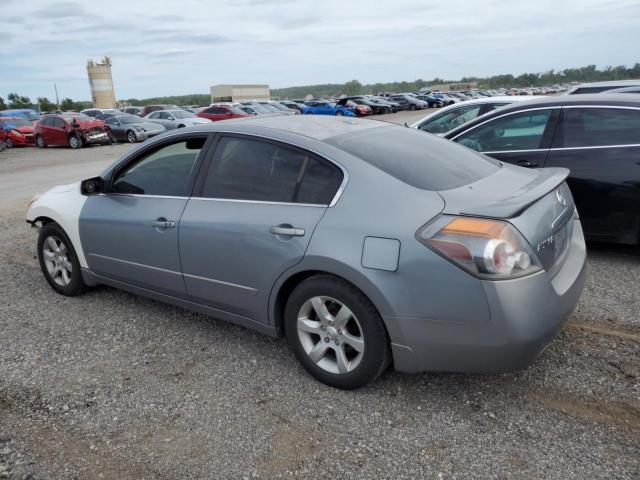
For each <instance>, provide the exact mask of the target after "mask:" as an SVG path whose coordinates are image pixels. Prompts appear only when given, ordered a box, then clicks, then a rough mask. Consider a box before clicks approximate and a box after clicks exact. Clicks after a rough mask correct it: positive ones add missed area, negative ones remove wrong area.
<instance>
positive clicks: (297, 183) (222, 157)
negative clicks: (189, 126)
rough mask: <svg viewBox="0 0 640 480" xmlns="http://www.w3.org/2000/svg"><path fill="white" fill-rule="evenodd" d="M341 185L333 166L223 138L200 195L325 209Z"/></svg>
mask: <svg viewBox="0 0 640 480" xmlns="http://www.w3.org/2000/svg"><path fill="white" fill-rule="evenodd" d="M341 183H342V171H341V170H340V169H339V168H338V167H337V166H335V165H333V164H331V163H330V162H328V161H326V160H322V159H318V158H316V157H314V156H312V155H310V154H308V153H306V152H303V151H299V150H294V149H289V148H287V147H284V146H280V145H277V144H274V143H268V142H264V141H260V140H250V139H246V138H237V137H224V138H223V139H222V140H221V141H220V143H219V144H218V147H217V148H216V154H215V157H214V161H213V163H212V164H211V166H210V168H209V171H208V172H207V174H206V178H205V180H204V184H203V188H202V196H203V197H207V198H224V199H233V200H253V201H267V202H286V203H293V202H297V203H312V204H320V205H328V204H329V203H331V200H332V199H333V197H334V196H335V193H336V192H337V190H338V188H339V187H340V184H341Z"/></svg>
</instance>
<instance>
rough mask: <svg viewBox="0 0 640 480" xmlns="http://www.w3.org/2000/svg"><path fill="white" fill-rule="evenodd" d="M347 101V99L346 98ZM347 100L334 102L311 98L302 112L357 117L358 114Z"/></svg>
mask: <svg viewBox="0 0 640 480" xmlns="http://www.w3.org/2000/svg"><path fill="white" fill-rule="evenodd" d="M344 100H345V102H346V99H344ZM345 102H342V103H334V102H329V101H326V100H310V101H308V102H305V104H304V106H303V107H302V113H303V114H305V115H336V116H338V117H342V116H344V117H355V116H356V114H355V112H353V111H352V110H350V109H349V108H347V106H346V105H344V103H345Z"/></svg>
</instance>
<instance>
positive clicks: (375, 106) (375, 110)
mask: <svg viewBox="0 0 640 480" xmlns="http://www.w3.org/2000/svg"><path fill="white" fill-rule="evenodd" d="M348 98H349V101H351V102H353V103H355V104H357V105H364V106H366V107H369V108H370V109H371V113H372V114H373V115H382V114H385V113H393V108H392V107H391V105H388V104H387V105H384V104H382V103H377V102H374V101H373V100H370V99H369V98H367V97H362V96H357V97H348Z"/></svg>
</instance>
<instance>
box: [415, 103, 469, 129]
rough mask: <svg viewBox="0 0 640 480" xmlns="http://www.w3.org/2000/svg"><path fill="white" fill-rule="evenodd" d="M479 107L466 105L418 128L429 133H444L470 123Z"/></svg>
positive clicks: (438, 116) (444, 113)
mask: <svg viewBox="0 0 640 480" xmlns="http://www.w3.org/2000/svg"><path fill="white" fill-rule="evenodd" d="M479 112H480V105H467V106H464V107H459V108H454V109H452V110H449V111H448V112H443V113H442V114H440V115H437V116H436V117H435V118H433V119H431V120H427V121H426V122H424V123H423V124H422V125H420V126H419V127H418V128H419V129H420V130H422V131H425V132H429V133H446V132H448V131H450V130H453V129H454V128H456V127H459V126H460V125H464V124H465V123H467V122H470V121H471V120H473V119H474V118H476V117H477V116H478V113H479Z"/></svg>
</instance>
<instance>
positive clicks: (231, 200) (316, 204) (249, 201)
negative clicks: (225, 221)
mask: <svg viewBox="0 0 640 480" xmlns="http://www.w3.org/2000/svg"><path fill="white" fill-rule="evenodd" d="M190 200H204V201H211V202H233V203H257V204H263V205H285V206H291V207H316V208H327V207H328V206H329V205H326V204H324V203H295V202H275V201H269V200H244V199H241V198H209V197H191V198H190Z"/></svg>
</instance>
